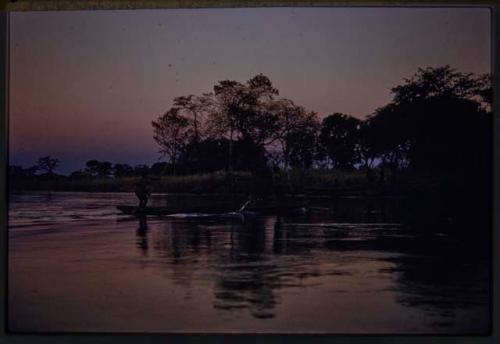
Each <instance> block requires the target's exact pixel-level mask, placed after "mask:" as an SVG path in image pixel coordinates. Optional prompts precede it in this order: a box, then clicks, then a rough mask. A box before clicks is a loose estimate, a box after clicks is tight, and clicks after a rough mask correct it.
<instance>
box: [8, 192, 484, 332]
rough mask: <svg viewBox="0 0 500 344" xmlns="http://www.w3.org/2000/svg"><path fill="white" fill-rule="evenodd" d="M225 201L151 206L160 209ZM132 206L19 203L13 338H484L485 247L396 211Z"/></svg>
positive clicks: (34, 199)
mask: <svg viewBox="0 0 500 344" xmlns="http://www.w3.org/2000/svg"><path fill="white" fill-rule="evenodd" d="M229 201H230V200H228V199H224V198H221V197H202V196H175V197H174V196H166V195H155V196H154V197H153V200H152V203H153V204H154V205H162V204H163V205H164V204H165V203H167V204H168V202H170V203H172V202H175V203H186V204H194V203H197V204H202V203H203V202H206V203H207V204H208V203H210V204H214V203H215V202H229ZM135 202H136V201H135V199H134V196H133V195H132V194H95V193H93V194H91V193H52V194H46V193H39V194H35V193H31V194H23V195H11V197H10V211H9V255H8V258H9V276H8V277H9V278H8V327H9V329H10V330H11V331H16V332H19V331H21V332H40V331H41V332H52V331H63V332H72V331H77V332H87V331H89V332H108V331H109V332H273V333H278V332H279V333H281V332H308V333H310V332H314V333H324V332H328V333H394V334H396V333H453V334H456V333H460V334H485V333H486V332H487V331H488V330H489V325H490V318H489V315H490V309H489V277H490V276H489V274H490V262H489V259H488V255H487V254H485V253H484V252H486V251H487V249H488V245H489V243H487V242H481V241H474V240H464V239H460V237H457V236H455V235H454V234H453V231H450V229H449V228H447V229H446V230H445V229H443V230H440V229H439V228H432V229H429V228H423V227H422V225H420V227H419V226H416V227H417V228H415V226H408V225H403V224H401V223H400V221H399V220H398V216H397V209H398V201H397V200H392V201H391V200H385V201H381V200H369V199H357V198H344V199H339V200H336V201H332V200H325V199H316V200H310V203H311V208H310V211H309V212H308V213H306V214H305V215H301V216H290V217H278V216H259V217H256V218H253V219H247V220H245V221H238V220H228V219H225V220H222V219H221V220H214V219H212V220H197V219H195V218H183V217H182V216H180V217H175V216H174V217H169V218H148V220H147V221H139V220H138V219H136V218H134V217H131V216H127V215H122V214H120V213H119V212H118V211H117V210H116V208H115V206H116V205H117V204H134V203H135ZM422 216H425V214H422ZM452 229H453V228H452Z"/></svg>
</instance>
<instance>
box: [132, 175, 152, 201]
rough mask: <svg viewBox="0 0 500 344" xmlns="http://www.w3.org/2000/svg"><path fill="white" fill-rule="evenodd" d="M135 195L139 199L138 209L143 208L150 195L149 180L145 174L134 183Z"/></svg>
mask: <svg viewBox="0 0 500 344" xmlns="http://www.w3.org/2000/svg"><path fill="white" fill-rule="evenodd" d="M135 195H136V196H137V198H138V199H139V209H144V208H145V207H146V204H147V203H148V200H149V196H150V195H151V182H150V181H149V179H148V178H147V177H146V176H142V177H141V179H140V180H139V181H138V182H137V183H136V184H135Z"/></svg>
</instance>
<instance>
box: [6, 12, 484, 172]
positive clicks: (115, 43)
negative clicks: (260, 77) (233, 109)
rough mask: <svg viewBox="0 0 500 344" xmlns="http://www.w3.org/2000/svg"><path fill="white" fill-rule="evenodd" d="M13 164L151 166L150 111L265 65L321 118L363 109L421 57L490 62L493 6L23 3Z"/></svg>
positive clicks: (15, 48) (14, 42)
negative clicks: (63, 6) (84, 6)
mask: <svg viewBox="0 0 500 344" xmlns="http://www.w3.org/2000/svg"><path fill="white" fill-rule="evenodd" d="M10 59H11V60H10V94H9V96H10V102H9V104H10V122H9V125H10V163H11V164H20V165H24V166H30V165H32V164H33V163H34V161H36V159H37V158H38V157H40V156H43V155H48V154H51V155H52V156H55V157H57V158H59V159H60V160H61V167H60V168H59V170H58V172H60V173H68V172H70V171H73V170H76V169H80V168H83V167H84V163H85V161H87V160H90V159H98V160H109V161H112V162H125V163H130V164H140V163H146V164H151V163H154V162H155V161H157V159H158V153H157V151H158V149H157V146H156V144H155V142H154V141H153V138H152V129H151V120H153V119H156V118H157V117H158V115H160V114H162V113H163V112H165V111H166V110H167V109H168V108H169V107H170V106H171V105H172V99H173V98H174V97H177V96H181V95H187V94H201V93H203V92H208V91H211V90H212V87H213V85H214V84H215V83H216V82H217V81H218V80H223V79H233V80H237V81H242V82H243V81H246V80H248V79H249V78H251V77H252V76H254V75H256V74H258V73H264V74H265V75H267V76H268V77H269V78H270V79H271V81H272V82H273V83H274V85H275V86H276V87H277V88H278V89H279V91H280V95H281V96H283V97H287V98H290V99H292V100H294V101H295V102H296V103H297V104H300V105H303V106H305V107H306V108H308V109H310V110H314V111H317V112H318V113H319V114H320V116H321V117H323V116H325V115H328V114H331V113H334V112H343V113H347V114H350V115H353V116H356V117H360V118H363V117H365V116H366V115H368V114H370V113H372V112H373V111H374V110H375V109H376V108H377V107H380V106H382V105H384V104H386V103H387V102H388V101H389V100H390V99H391V98H390V92H389V89H390V87H392V86H395V85H398V84H399V83H401V81H402V79H403V78H404V77H408V76H410V75H412V74H413V73H414V72H415V71H416V69H417V68H418V67H426V66H434V67H436V66H441V65H445V64H450V65H451V66H452V67H454V68H457V69H458V70H460V71H463V72H473V73H489V72H490V11H489V10H488V9H485V8H446V9H438V8H432V9H430V8H427V9H424V8H261V9H196V10H154V11H153V10H137V11H74V12H70V11H64V12H17V13H11V18H10Z"/></svg>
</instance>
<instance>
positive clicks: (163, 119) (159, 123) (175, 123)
mask: <svg viewBox="0 0 500 344" xmlns="http://www.w3.org/2000/svg"><path fill="white" fill-rule="evenodd" d="M152 125H153V131H154V136H153V138H154V139H155V141H156V142H157V143H158V145H159V146H160V153H161V154H163V155H166V156H168V157H169V159H170V162H171V163H172V169H173V174H174V175H175V174H176V163H177V159H178V157H179V155H180V154H181V152H182V150H183V149H184V147H185V146H186V144H187V143H188V140H189V136H190V128H189V121H188V119H187V118H185V117H184V116H182V115H181V114H180V110H179V109H178V108H171V109H170V110H169V111H167V112H166V113H165V114H163V115H162V116H160V117H158V119H157V120H156V121H153V122H152Z"/></svg>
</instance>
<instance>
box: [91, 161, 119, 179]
mask: <svg viewBox="0 0 500 344" xmlns="http://www.w3.org/2000/svg"><path fill="white" fill-rule="evenodd" d="M85 166H87V168H86V169H85V171H86V172H87V173H89V174H90V175H91V176H94V177H100V178H107V177H109V176H110V175H111V172H112V171H113V169H112V166H113V165H112V164H111V163H110V162H109V161H98V160H89V161H87V162H86V163H85Z"/></svg>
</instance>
